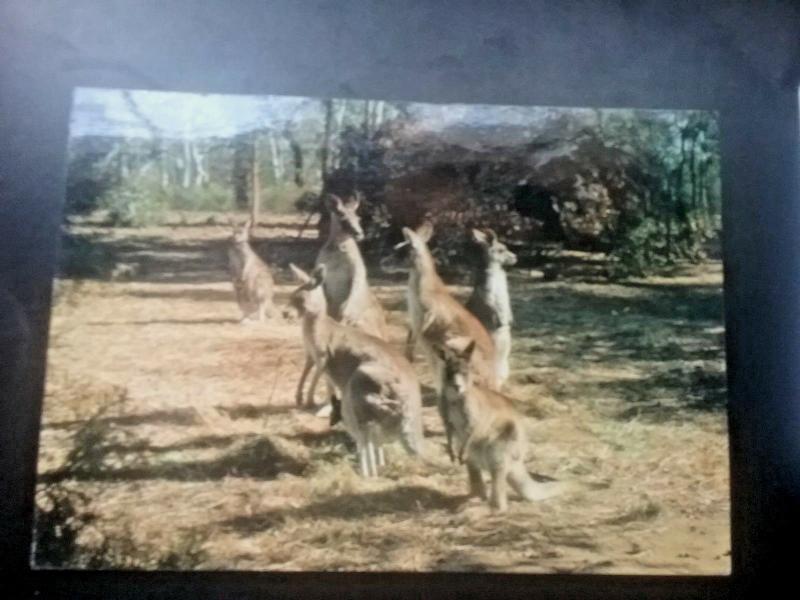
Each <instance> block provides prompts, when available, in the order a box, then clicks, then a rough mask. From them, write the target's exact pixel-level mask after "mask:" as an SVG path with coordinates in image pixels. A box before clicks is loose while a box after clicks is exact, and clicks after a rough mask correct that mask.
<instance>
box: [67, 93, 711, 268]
mask: <svg viewBox="0 0 800 600" xmlns="http://www.w3.org/2000/svg"><path fill="white" fill-rule="evenodd" d="M307 102H308V105H307V107H306V109H305V110H303V111H302V116H298V117H296V118H286V119H285V121H284V122H282V123H280V124H279V125H276V124H275V123H273V124H272V125H271V126H269V127H263V128H261V129H256V130H252V131H248V132H246V133H242V134H239V135H236V136H232V137H208V138H186V139H167V138H164V137H162V136H159V135H158V132H154V133H153V135H152V136H151V137H150V138H142V137H139V138H123V137H98V136H93V137H90V136H87V137H77V138H74V139H73V140H72V143H71V146H70V168H69V174H68V189H67V212H68V214H75V213H85V212H90V211H93V210H96V209H104V210H106V211H107V212H108V215H109V219H110V220H111V222H112V223H113V224H118V225H139V224H146V223H154V222H159V221H160V220H163V219H164V218H165V215H166V213H167V211H170V210H184V211H191V210H218V211H230V210H237V209H238V210H242V211H244V210H255V211H258V210H264V211H270V212H284V211H289V210H294V209H299V210H303V211H309V212H313V211H320V210H321V203H320V197H321V195H322V194H323V193H326V192H333V193H338V194H340V195H349V194H352V193H355V192H356V191H358V192H359V193H361V194H362V196H363V198H364V201H363V209H362V210H363V212H364V222H365V224H366V228H367V232H368V241H367V250H369V249H370V248H372V249H376V250H377V249H381V248H385V246H386V245H387V244H388V243H391V242H392V241H394V240H395V239H396V238H397V235H398V230H399V228H400V227H401V226H403V225H409V226H415V225H417V224H418V223H419V222H421V221H422V219H424V218H428V219H431V220H433V221H434V222H435V224H437V225H438V227H437V229H438V231H439V232H440V234H439V235H437V252H438V253H439V254H440V255H441V254H446V255H450V256H451V257H452V258H453V259H455V260H457V258H458V256H460V255H461V250H462V248H463V245H464V243H465V239H466V238H465V234H464V232H465V231H466V230H467V229H468V228H469V227H473V226H481V227H492V228H494V229H495V230H496V231H497V233H498V234H500V235H501V236H503V237H505V238H506V239H508V240H509V241H510V242H511V243H512V244H516V245H517V246H519V247H524V246H527V247H530V246H532V245H535V244H537V243H542V242H547V243H551V244H552V243H557V244H562V245H564V246H565V247H571V248H584V249H593V250H599V251H604V252H607V253H608V254H609V255H610V256H611V257H612V258H613V259H614V260H613V262H614V264H615V265H617V268H618V269H619V270H620V272H621V273H622V274H630V273H644V272H646V271H648V270H650V269H651V268H653V267H658V266H661V265H667V264H672V263H674V262H675V261H677V260H698V259H700V258H702V257H703V255H704V249H705V248H706V247H707V245H708V243H709V242H713V241H714V240H715V239H716V237H717V236H718V234H719V227H720V217H719V215H720V205H721V200H720V186H719V151H718V132H717V124H716V120H715V118H714V116H713V115H712V114H711V113H706V112H698V111H681V112H663V111H659V112H656V111H633V110H576V111H571V110H567V109H563V110H562V109H548V110H547V111H546V112H545V114H544V116H543V117H542V118H539V119H537V120H536V122H531V123H530V124H523V125H520V124H519V119H517V120H516V121H514V120H513V119H511V120H509V121H508V124H503V123H504V122H503V119H502V114H503V111H514V110H522V109H517V108H514V107H496V108H493V109H492V110H496V111H497V114H498V116H499V117H500V118H497V119H495V120H494V121H493V122H486V121H482V122H481V121H479V122H469V120H466V121H465V122H459V123H458V124H457V125H449V126H444V127H441V128H437V127H432V126H430V124H429V123H425V124H421V123H420V122H419V120H418V118H417V117H416V115H417V113H416V112H415V111H414V110H413V106H414V105H409V104H403V103H389V102H382V101H357V100H313V99H309V100H308V101H307ZM497 123H501V124H499V125H498V124H497ZM254 205H255V206H254ZM323 227H324V219H323Z"/></svg>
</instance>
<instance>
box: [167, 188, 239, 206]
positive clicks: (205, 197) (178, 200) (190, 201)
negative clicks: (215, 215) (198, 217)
mask: <svg viewBox="0 0 800 600" xmlns="http://www.w3.org/2000/svg"><path fill="white" fill-rule="evenodd" d="M156 194H157V197H158V198H159V200H160V201H161V202H162V203H163V204H164V205H165V206H167V207H168V208H171V209H175V210H197V211H220V212H221V211H228V210H233V208H234V204H233V190H230V189H227V188H225V187H222V186H221V185H219V184H217V183H209V184H208V185H207V186H204V187H200V188H195V187H192V188H184V187H180V186H170V187H168V188H166V189H162V188H160V187H159V188H158V190H157V191H156Z"/></svg>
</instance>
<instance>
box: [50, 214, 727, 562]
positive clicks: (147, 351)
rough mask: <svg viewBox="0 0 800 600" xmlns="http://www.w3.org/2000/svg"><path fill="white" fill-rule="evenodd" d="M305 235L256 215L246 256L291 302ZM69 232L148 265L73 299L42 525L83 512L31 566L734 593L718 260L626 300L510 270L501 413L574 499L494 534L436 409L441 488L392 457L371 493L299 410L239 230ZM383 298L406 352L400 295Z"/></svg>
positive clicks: (57, 318) (66, 296)
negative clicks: (230, 267)
mask: <svg viewBox="0 0 800 600" xmlns="http://www.w3.org/2000/svg"><path fill="white" fill-rule="evenodd" d="M301 221H302V219H299V218H297V217H287V216H280V217H278V216H276V217H265V218H264V219H263V221H262V223H261V225H260V227H259V228H258V229H257V231H256V235H255V238H256V240H257V241H256V243H255V244H254V246H255V247H256V249H257V250H258V251H259V252H260V253H261V254H262V256H266V257H268V258H269V259H270V260H271V262H273V264H274V265H275V267H274V273H275V276H276V280H277V283H278V296H277V302H278V304H279V305H285V302H286V298H287V296H288V294H289V292H290V291H291V290H292V289H293V287H294V283H293V281H292V280H291V278H290V275H289V272H288V269H287V268H286V265H287V263H288V262H289V260H292V261H294V262H297V263H298V264H300V265H304V266H308V265H310V264H311V262H312V261H313V257H314V256H315V252H316V248H317V244H316V240H315V239H313V238H312V237H311V236H312V233H311V231H308V232H306V235H305V237H303V238H302V239H296V236H297V231H298V229H299V224H300V222H301ZM75 230H76V232H78V233H83V234H92V235H95V236H97V239H96V242H97V244H98V245H99V247H101V248H104V249H106V250H107V251H108V252H109V253H112V254H113V256H114V258H115V260H118V261H122V262H127V263H138V264H140V265H141V268H140V269H138V270H132V271H130V272H128V273H127V277H126V278H124V279H117V280H101V279H89V280H80V281H79V280H69V279H64V280H60V281H59V282H58V288H57V290H58V291H57V302H56V303H55V308H54V311H53V318H52V328H51V343H50V350H49V367H48V383H47V397H46V399H45V409H44V416H43V426H42V433H41V447H40V458H39V473H40V477H39V491H40V496H39V507H40V510H42V511H44V512H41V513H40V527H47V526H49V525H48V523H49V520H48V519H51V518H55V516H58V515H59V514H62V515H63V514H69V513H64V506H63V505H62V506H61V507H60V508H59V510H60V512H59V510H54V507H55V505H54V504H53V498H55V499H56V500H55V501H56V503H58V497H59V496H58V494H61V496H60V497H61V498H62V499H63V498H64V497H65V496H64V494H66V495H67V496H66V497H69V498H72V500H70V501H69V506H68V507H67V508H68V509H70V510H74V511H76V513H77V514H76V515H75V516H76V519H75V520H73V521H71V523H72V525H71V527H72V530H74V535H75V537H74V539H69V540H67V541H64V540H65V538H63V537H62V538H61V540H62V542H61V543H62V546H63V545H64V544H67V545H69V547H66V548H65V547H62V548H61V549H60V551H61V552H63V554H62V555H60V558H59V555H54V554H49V555H47V556H43V558H41V559H40V563H42V564H45V563H50V564H53V563H57V562H58V561H61V565H62V566H67V567H68V566H87V565H88V566H95V567H101V568H114V567H116V568H189V569H240V570H262V569H269V570H284V571H285V570H369V571H372V570H387V571H402V570H415V571H418V570H421V571H427V570H454V571H459V570H469V571H516V572H539V573H542V572H547V573H552V572H571V573H587V572H592V573H638V574H724V573H728V572H729V570H730V557H729V548H730V534H729V519H730V506H729V490H728V441H727V425H726V422H727V420H726V413H725V377H724V358H723V357H724V346H723V328H722V291H721V278H722V274H721V266H720V264H719V263H718V262H707V263H705V264H703V265H700V266H695V267H692V268H686V269H683V270H682V271H680V272H679V273H676V274H675V276H673V277H669V278H649V279H646V280H636V281H628V282H623V283H604V282H594V283H593V282H591V281H587V280H586V279H583V280H580V279H567V280H562V281H554V282H542V281H536V280H534V279H533V278H532V277H531V276H530V273H529V272H527V271H524V270H522V269H518V270H514V271H512V272H511V274H510V286H511V292H512V296H513V301H514V309H515V314H516V321H517V322H516V326H515V330H514V336H515V337H514V352H513V355H512V376H511V381H510V383H511V386H510V395H511V396H513V397H514V398H516V399H517V400H518V406H519V408H520V410H521V411H523V412H524V413H525V414H526V415H528V417H529V424H530V440H531V444H530V455H529V460H528V465H529V469H530V470H531V472H533V473H536V474H540V475H543V476H547V477H553V478H557V479H564V480H566V479H569V480H574V481H577V482H579V483H580V484H581V489H580V490H579V491H575V492H573V493H570V494H569V495H565V496H563V497H560V498H555V499H551V500H548V501H545V502H541V503H538V504H528V503H524V502H521V501H519V500H517V499H516V497H515V496H513V495H512V496H511V502H510V507H509V511H508V513H506V514H502V515H495V514H492V513H491V512H490V510H489V507H488V504H487V503H485V502H481V501H478V500H474V499H473V500H469V501H467V500H466V499H465V492H466V489H467V482H466V473H465V471H464V470H463V467H458V466H455V465H449V464H446V463H445V462H444V460H445V454H444V450H443V439H444V438H443V436H442V427H441V423H440V421H439V418H438V415H437V414H436V409H435V407H434V406H432V398H430V390H429V389H428V391H427V393H426V396H427V398H426V404H427V407H426V409H425V411H426V419H425V423H426V435H427V436H428V437H429V439H430V441H431V442H432V444H431V445H432V446H433V447H435V448H436V449H437V450H440V449H441V455H440V458H441V459H442V462H443V464H442V467H441V469H438V470H437V469H435V468H433V467H430V466H425V465H423V464H421V463H419V462H415V461H414V460H413V459H410V458H408V457H406V456H405V454H404V453H403V451H402V449H401V448H400V447H399V446H398V447H391V448H389V449H388V450H389V451H388V458H389V461H390V465H389V466H388V467H387V468H386V469H385V471H384V473H383V475H382V476H381V477H380V478H377V479H375V480H369V481H367V480H363V479H361V478H360V477H359V476H358V475H357V473H356V470H355V455H354V452H353V447H352V444H351V442H350V440H349V438H348V436H347V434H346V433H344V431H343V430H341V429H340V426H337V428H334V429H333V430H331V429H330V428H329V426H328V422H327V419H323V418H320V417H316V416H314V414H313V413H311V412H309V411H302V410H298V409H296V408H295V406H294V388H295V385H296V382H297V378H298V377H299V374H300V370H301V367H302V364H303V353H302V344H301V338H300V325H299V322H297V321H294V322H291V321H286V322H284V321H278V322H274V323H270V324H266V325H260V324H254V325H250V326H244V325H240V324H239V323H238V322H237V321H238V318H239V312H238V308H237V306H236V304H235V301H234V297H233V291H232V286H231V284H230V282H229V281H228V278H227V270H226V257H225V242H226V238H227V235H228V233H227V230H226V229H223V228H220V227H216V226H213V225H208V224H206V223H205V222H198V223H195V224H184V225H182V226H164V227H150V228H142V229H121V228H116V229H112V228H104V227H100V226H97V225H82V226H77V227H75ZM372 283H373V285H374V286H375V289H376V291H377V294H378V296H379V297H380V299H381V301H382V302H383V304H384V306H385V307H386V308H387V309H388V310H390V323H391V325H392V328H393V332H394V340H395V341H396V342H397V344H398V345H401V343H402V340H403V339H404V333H405V329H404V324H405V313H404V308H405V307H404V295H403V294H404V283H405V281H404V278H402V277H398V276H388V275H387V276H386V277H383V278H375V279H373V281H372ZM454 289H455V290H456V291H457V292H458V293H459V294H466V292H467V291H468V290H467V289H466V288H464V287H456V288H454ZM462 298H463V296H462ZM416 364H417V365H418V366H419V368H420V373H421V376H422V380H423V383H426V384H430V378H429V373H428V372H427V370H426V369H425V368H424V367H423V365H422V360H421V359H419V358H418V360H417V363H416ZM323 388H324V386H322V385H320V386H319V391H318V394H319V395H318V399H321V397H322V394H321V392H322V389H323ZM53 490H58V491H57V492H53ZM48 491H51V492H52V493H50V494H49V493H48ZM81 498H83V499H81ZM55 508H58V507H55ZM82 517H85V518H82ZM89 517H91V518H89ZM40 551H42V552H43V553H44V554H46V552H45V551H44V550H43V549H42V548H40Z"/></svg>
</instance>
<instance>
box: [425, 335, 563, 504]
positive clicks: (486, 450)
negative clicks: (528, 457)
mask: <svg viewBox="0 0 800 600" xmlns="http://www.w3.org/2000/svg"><path fill="white" fill-rule="evenodd" d="M458 346H461V347H458ZM474 350H475V342H474V341H471V340H465V339H462V340H452V341H451V343H450V344H448V345H445V346H439V347H437V348H436V351H437V352H438V354H439V356H440V358H441V359H442V362H443V363H444V371H443V373H442V387H443V397H444V398H443V401H444V402H445V403H446V405H447V410H446V414H447V418H448V419H449V424H448V426H449V428H450V429H451V430H452V432H453V436H454V438H455V441H456V444H457V448H458V457H459V461H460V462H462V463H464V462H466V465H467V474H468V477H469V491H470V495H477V496H480V497H481V498H484V499H485V498H486V487H485V484H484V481H483V474H482V473H483V471H488V472H489V474H490V475H491V481H492V484H491V495H490V497H489V503H490V505H491V506H492V508H494V509H496V510H500V511H504V510H506V508H507V507H508V491H507V487H506V484H507V483H508V484H510V485H511V487H512V488H513V489H514V490H515V491H516V492H517V493H518V494H519V495H520V496H522V497H523V498H524V499H525V500H529V501H535V500H543V499H545V498H549V497H552V496H555V495H558V494H560V493H561V492H563V491H564V489H565V488H564V486H563V484H561V483H559V482H553V483H537V482H535V481H534V480H533V479H532V478H531V476H530V474H529V473H528V471H527V469H526V468H525V453H526V450H527V441H526V438H525V429H524V423H523V419H522V416H521V415H520V414H519V413H518V412H517V411H516V410H515V408H514V406H513V404H512V402H511V400H510V399H509V398H508V397H506V396H504V395H502V394H500V393H498V392H495V391H492V390H490V389H488V388H486V387H484V386H482V385H480V384H478V383H477V382H476V381H475V376H474V374H473V369H472V368H471V367H470V362H471V358H472V354H473V351H474Z"/></svg>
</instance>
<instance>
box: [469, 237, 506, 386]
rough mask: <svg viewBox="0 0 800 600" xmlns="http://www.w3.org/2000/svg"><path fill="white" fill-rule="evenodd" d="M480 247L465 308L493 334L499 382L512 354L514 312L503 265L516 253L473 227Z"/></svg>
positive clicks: (495, 238)
mask: <svg viewBox="0 0 800 600" xmlns="http://www.w3.org/2000/svg"><path fill="white" fill-rule="evenodd" d="M472 237H473V239H474V240H475V242H476V243H477V244H478V246H479V247H480V250H481V264H479V265H478V267H477V269H476V270H475V287H474V289H473V291H472V296H471V297H470V299H469V301H468V302H467V308H468V309H469V310H470V312H472V314H473V315H475V316H476V317H477V318H478V320H479V321H480V322H481V323H482V324H483V326H484V327H486V329H487V330H488V331H489V334H490V335H491V336H492V340H493V341H494V347H495V361H496V363H495V372H496V373H497V378H498V382H499V383H500V384H501V385H502V384H503V383H505V381H506V380H507V379H508V375H509V371H510V370H509V365H508V359H509V356H510V355H511V325H512V324H513V322H514V315H513V313H512V312H511V300H510V299H509V296H508V277H507V276H506V272H505V271H504V270H503V267H510V266H512V265H514V264H516V262H517V257H516V255H515V254H514V253H513V252H511V251H510V250H509V249H508V248H507V247H506V245H505V244H503V243H502V242H501V241H500V240H498V239H497V235H496V234H495V233H494V231H492V230H491V229H487V230H485V231H480V230H478V229H473V230H472Z"/></svg>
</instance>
